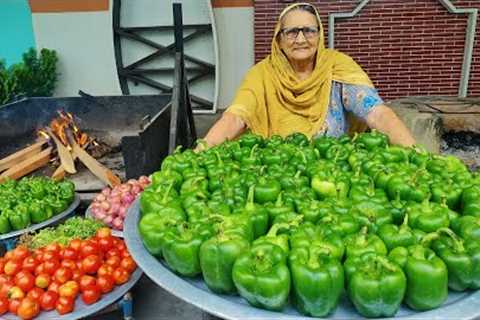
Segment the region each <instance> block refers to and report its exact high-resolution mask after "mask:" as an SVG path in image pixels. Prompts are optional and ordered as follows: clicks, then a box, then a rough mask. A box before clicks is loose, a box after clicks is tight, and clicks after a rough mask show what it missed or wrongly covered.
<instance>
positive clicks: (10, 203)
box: [0, 177, 75, 234]
mask: <svg viewBox="0 0 480 320" xmlns="http://www.w3.org/2000/svg"><path fill="white" fill-rule="evenodd" d="M74 198H75V185H74V184H73V183H72V182H71V181H67V180H64V181H61V182H56V181H54V180H52V179H49V178H46V177H25V178H22V179H20V180H19V181H15V180H7V181H5V182H3V183H2V184H0V234H5V233H8V232H10V231H15V230H21V229H25V228H27V227H28V226H30V225H31V224H35V223H41V222H43V221H46V220H48V219H50V218H51V217H53V216H54V215H56V214H59V213H61V212H63V211H65V210H66V209H67V208H68V206H69V205H70V204H71V203H72V201H73V200H74Z"/></svg>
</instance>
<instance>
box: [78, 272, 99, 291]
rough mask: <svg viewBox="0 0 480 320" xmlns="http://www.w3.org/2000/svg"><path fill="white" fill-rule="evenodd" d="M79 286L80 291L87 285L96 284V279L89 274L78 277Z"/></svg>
mask: <svg viewBox="0 0 480 320" xmlns="http://www.w3.org/2000/svg"><path fill="white" fill-rule="evenodd" d="M78 284H79V286H80V291H82V292H83V291H84V290H85V289H86V288H87V287H89V286H95V285H96V284H97V280H96V279H95V277H92V276H89V275H83V276H82V277H81V278H80V282H79V283H78Z"/></svg>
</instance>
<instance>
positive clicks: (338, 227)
mask: <svg viewBox="0 0 480 320" xmlns="http://www.w3.org/2000/svg"><path fill="white" fill-rule="evenodd" d="M318 224H319V225H326V226H328V227H330V228H331V229H332V230H333V231H335V232H338V233H339V234H340V235H342V236H347V235H350V234H355V233H356V232H358V230H360V225H359V224H358V222H357V221H356V220H355V218H354V217H353V216H352V215H350V214H343V215H338V214H328V215H325V216H324V217H322V218H320V220H319V221H318Z"/></svg>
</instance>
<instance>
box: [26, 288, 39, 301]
mask: <svg viewBox="0 0 480 320" xmlns="http://www.w3.org/2000/svg"><path fill="white" fill-rule="evenodd" d="M42 295H43V290H42V289H40V288H37V287H35V288H33V289H32V290H30V291H28V293H27V298H31V299H33V300H35V301H37V302H40V298H41V297H42Z"/></svg>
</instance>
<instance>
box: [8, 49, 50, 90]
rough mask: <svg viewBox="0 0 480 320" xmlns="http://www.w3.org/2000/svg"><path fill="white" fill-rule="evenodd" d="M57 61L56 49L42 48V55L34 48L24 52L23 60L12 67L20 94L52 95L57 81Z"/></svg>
mask: <svg viewBox="0 0 480 320" xmlns="http://www.w3.org/2000/svg"><path fill="white" fill-rule="evenodd" d="M57 61H58V58H57V54H56V52H55V51H54V50H48V49H42V50H41V51H40V56H38V55H37V51H36V50H35V49H33V48H31V49H30V50H28V51H27V52H26V53H24V54H23V62H22V63H19V64H16V65H14V66H12V68H11V71H12V73H13V75H14V77H15V78H16V79H17V81H18V89H17V92H18V94H23V95H26V96H28V97H39V96H40V97H42V96H51V95H52V94H53V90H54V89H55V84H56V82H57V73H56V65H57Z"/></svg>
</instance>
